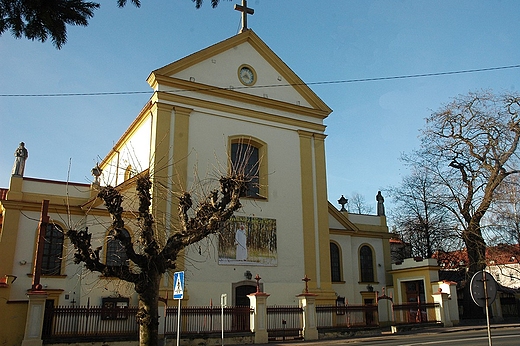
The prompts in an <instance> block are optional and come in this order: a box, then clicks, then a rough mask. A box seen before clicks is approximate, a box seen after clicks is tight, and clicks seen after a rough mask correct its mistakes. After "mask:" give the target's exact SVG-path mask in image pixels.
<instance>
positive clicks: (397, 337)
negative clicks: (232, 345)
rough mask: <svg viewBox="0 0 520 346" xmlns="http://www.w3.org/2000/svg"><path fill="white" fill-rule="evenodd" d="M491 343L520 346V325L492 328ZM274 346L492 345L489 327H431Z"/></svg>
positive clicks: (271, 344)
mask: <svg viewBox="0 0 520 346" xmlns="http://www.w3.org/2000/svg"><path fill="white" fill-rule="evenodd" d="M491 341H492V345H493V346H518V345H520V324H500V325H492V326H491ZM274 345H277V346H297V345H301V346H325V345H360V346H489V339H488V334H487V328H486V326H485V325H472V326H458V327H453V328H430V329H424V330H414V331H410V332H403V333H397V334H390V333H383V334H382V335H381V336H371V337H358V338H348V339H335V340H320V341H309V342H285V343H270V344H269V346H274Z"/></svg>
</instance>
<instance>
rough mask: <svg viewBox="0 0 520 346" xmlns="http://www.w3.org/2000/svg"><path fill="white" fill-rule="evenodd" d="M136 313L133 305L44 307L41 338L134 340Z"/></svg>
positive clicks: (136, 330) (136, 334)
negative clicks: (114, 306)
mask: <svg viewBox="0 0 520 346" xmlns="http://www.w3.org/2000/svg"><path fill="white" fill-rule="evenodd" d="M136 313H137V308H135V307H125V308H102V307H99V306H78V307H68V306H67V307H63V306H58V307H48V308H47V309H46V310H45V318H44V325H43V332H42V337H43V339H44V340H53V339H59V340H69V339H71V340H72V339H74V340H77V337H78V335H81V337H82V339H85V340H99V339H103V340H106V339H118V340H137V337H138V332H139V326H138V325H137V322H136V318H135V315H136Z"/></svg>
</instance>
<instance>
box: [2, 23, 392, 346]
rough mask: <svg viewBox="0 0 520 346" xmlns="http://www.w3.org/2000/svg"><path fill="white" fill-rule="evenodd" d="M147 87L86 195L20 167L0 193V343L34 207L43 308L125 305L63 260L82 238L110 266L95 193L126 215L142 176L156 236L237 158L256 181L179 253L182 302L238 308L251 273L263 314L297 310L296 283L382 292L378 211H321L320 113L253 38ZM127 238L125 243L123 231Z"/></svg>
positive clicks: (357, 295)
mask: <svg viewBox="0 0 520 346" xmlns="http://www.w3.org/2000/svg"><path fill="white" fill-rule="evenodd" d="M147 81H148V83H149V84H150V86H151V88H152V89H153V94H152V96H151V97H150V99H149V101H148V102H147V103H146V104H145V105H144V107H143V108H142V110H141V112H140V113H139V114H138V115H137V117H136V118H135V120H134V121H133V122H132V123H131V124H130V126H129V127H128V129H127V130H126V132H125V133H123V134H122V136H121V137H120V139H119V140H118V141H117V142H116V144H115V145H114V147H113V148H112V149H111V150H110V151H109V152H108V154H107V155H106V156H105V158H104V159H103V160H102V161H101V162H100V163H99V166H98V167H96V168H95V169H94V170H93V174H94V175H95V178H94V181H93V183H92V184H79V183H72V182H63V181H50V180H43V179H38V178H32V177H25V176H24V175H23V167H22V171H21V172H20V171H18V172H13V175H12V176H11V180H10V186H9V187H8V188H6V189H1V190H0V212H1V214H0V215H1V218H0V223H1V226H0V227H1V228H0V278H1V281H0V311H2V312H3V314H2V315H4V316H6V315H7V316H9V318H6V319H4V321H3V322H2V323H1V324H0V344H6V345H11V344H13V345H14V344H17V343H16V342H12V339H13V338H14V339H16V340H18V341H20V340H21V339H22V338H23V335H24V330H25V329H24V328H25V326H26V322H25V321H26V319H27V304H28V299H27V291H28V289H30V288H31V284H32V282H33V276H34V263H35V253H36V247H37V244H38V242H37V233H38V220H39V219H40V217H41V212H42V201H44V200H48V201H49V204H48V209H47V213H48V216H49V218H50V225H51V226H49V227H48V229H47V231H46V232H47V233H46V239H45V242H44V245H43V247H44V249H43V255H42V256H43V258H42V262H41V263H42V272H41V278H40V283H41V285H42V290H43V291H45V292H46V294H47V296H46V301H45V304H46V305H47V306H48V305H53V306H71V305H73V304H76V305H78V306H79V305H86V304H87V301H88V303H89V304H91V305H101V304H102V300H103V299H104V298H110V297H124V298H125V299H127V301H128V302H129V304H130V305H135V304H136V303H137V296H136V294H135V293H133V290H132V288H131V287H128V285H125V284H122V283H121V282H119V281H118V280H116V279H111V278H100V277H99V274H97V273H89V272H87V271H85V270H84V269H83V268H82V265H76V264H74V263H73V262H72V253H73V249H72V246H71V244H70V242H69V241H68V240H67V238H66V237H64V231H66V230H67V229H70V228H74V229H84V228H86V227H88V229H89V231H90V232H91V233H93V238H92V244H93V247H94V248H95V247H97V246H101V247H102V248H101V255H102V258H104V259H105V260H106V261H107V263H120V262H121V261H124V260H125V258H124V256H122V255H121V254H120V253H118V244H116V243H115V242H116V241H114V240H112V239H111V238H110V237H109V235H110V225H111V218H110V216H109V215H108V213H107V211H106V209H105V207H104V206H103V204H102V203H101V201H100V200H98V199H97V198H96V195H97V191H98V189H99V187H100V186H102V185H112V186H116V187H117V188H118V189H120V190H121V191H123V193H124V194H125V195H126V196H128V198H127V199H125V209H126V210H130V211H131V210H132V208H134V209H133V210H135V208H136V204H135V203H134V202H133V199H132V198H131V196H132V194H133V191H134V187H135V180H136V176H137V175H138V174H140V173H142V172H145V171H148V172H150V175H151V176H152V178H153V185H154V188H153V197H154V200H153V212H154V216H155V221H156V225H157V227H158V228H160V229H161V232H162V234H165V235H168V234H171V233H172V232H175V219H176V217H177V196H178V195H179V193H181V192H183V191H191V192H192V193H194V194H195V195H196V194H199V195H203V194H204V192H207V191H209V190H210V189H211V188H214V187H215V185H213V184H215V181H216V178H218V176H220V175H222V174H225V173H226V172H228V170H229V169H230V166H231V165H233V164H235V163H236V161H237V160H240V157H243V156H247V160H248V162H247V164H248V165H249V167H251V168H250V169H251V172H253V171H254V174H253V175H254V184H250V186H249V188H248V191H247V194H246V196H244V198H242V200H241V202H242V204H243V208H242V209H241V210H240V211H239V212H237V213H235V217H234V219H233V220H232V222H230V223H228V227H226V229H225V230H223V231H222V232H221V235H220V236H211V237H209V238H207V239H205V240H204V241H202V242H200V243H198V244H195V245H192V246H190V247H188V248H186V249H185V251H184V253H183V256H182V258H180V259H179V260H178V261H177V267H178V270H183V271H184V272H185V285H186V286H185V292H184V303H185V304H187V305H193V306H204V305H209V304H210V302H215V303H217V302H218V301H219V299H220V297H221V295H222V294H227V297H228V304H229V305H248V304H249V303H248V302H249V300H248V299H247V294H249V293H251V292H254V291H255V290H256V281H255V280H254V278H253V277H254V276H255V275H256V274H258V275H259V276H260V277H261V278H262V279H261V281H260V283H261V287H262V290H263V291H264V292H267V293H268V294H270V297H269V304H273V305H274V304H277V305H292V304H297V299H296V296H297V295H298V294H300V293H302V291H303V289H304V287H305V283H303V282H302V278H304V277H305V276H307V277H308V278H310V279H311V280H310V281H309V282H308V288H309V292H311V293H313V294H316V303H317V304H335V302H336V300H337V299H338V297H340V298H345V300H348V302H349V303H351V304H370V303H374V302H375V299H376V292H377V291H379V292H381V291H382V289H383V287H386V286H391V285H392V277H391V274H390V271H391V269H392V265H391V259H390V243H389V239H390V237H391V235H390V233H389V232H388V228H387V225H386V217H385V216H384V213H381V214H382V215H358V214H351V213H348V212H346V211H340V210H338V209H337V208H336V207H335V206H334V205H332V204H331V203H329V202H328V198H327V175H326V165H325V159H326V158H325V138H326V134H325V129H326V126H325V125H324V121H325V119H326V118H327V116H328V115H329V114H330V113H331V109H330V108H329V107H328V106H327V105H326V104H325V103H324V102H323V101H322V100H321V99H320V98H319V97H318V96H317V95H316V94H315V93H314V92H313V91H312V90H311V89H310V88H309V87H308V86H307V85H306V84H305V83H304V82H303V81H302V80H301V79H300V78H299V77H298V76H297V75H296V74H295V73H294V72H293V71H292V70H291V69H290V68H289V67H288V66H287V65H286V64H285V63H284V62H283V61H282V60H281V59H280V58H279V57H278V56H277V55H276V54H275V53H274V52H273V51H272V50H271V49H270V48H269V47H268V46H267V45H266V44H265V43H264V42H263V41H262V40H261V39H260V38H259V37H258V36H257V34H255V32H253V31H252V30H250V29H246V30H243V31H242V32H241V33H239V34H237V35H235V36H233V37H230V38H228V39H226V40H224V41H221V42H219V43H216V44H214V45H212V46H210V47H208V48H206V49H203V50H201V51H198V52H196V53H193V54H191V55H189V56H187V57H185V58H182V59H180V60H178V61H175V62H173V63H171V64H169V65H167V66H164V67H162V68H159V69H157V70H154V71H153V72H152V73H151V74H150V75H149V77H148V79H147ZM265 86H269V87H265ZM246 153H247V155H246ZM28 163H30V161H28ZM128 215H129V218H130V219H131V218H132V213H131V212H129V213H128ZM126 230H127V231H128V234H129V235H130V236H132V235H133V234H134V232H137V228H136V229H133V228H132V222H129V223H127V229H126ZM172 293H173V282H172V275H165V276H164V279H163V282H162V290H161V295H162V296H166V295H167V294H168V295H169V297H172ZM6 333H9V334H6ZM6 335H10V337H9V338H6ZM13 335H14V336H13ZM8 339H9V340H8ZM18 344H19V342H18Z"/></svg>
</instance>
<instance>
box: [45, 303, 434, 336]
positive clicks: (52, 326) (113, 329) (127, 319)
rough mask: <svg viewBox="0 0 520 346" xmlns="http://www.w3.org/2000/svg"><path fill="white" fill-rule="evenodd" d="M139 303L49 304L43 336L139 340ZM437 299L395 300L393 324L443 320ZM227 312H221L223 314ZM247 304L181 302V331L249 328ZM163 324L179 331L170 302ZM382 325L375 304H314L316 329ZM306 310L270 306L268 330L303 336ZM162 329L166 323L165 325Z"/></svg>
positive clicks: (167, 331) (172, 331) (168, 330)
mask: <svg viewBox="0 0 520 346" xmlns="http://www.w3.org/2000/svg"><path fill="white" fill-rule="evenodd" d="M137 310H138V309H137V308H136V307H124V308H103V307H98V306H95V307H91V306H82V307H61V306H59V307H49V308H48V309H46V311H45V318H44V325H43V333H42V335H43V338H44V340H47V341H54V340H60V341H64V340H67V339H73V338H77V336H78V335H81V336H82V339H84V340H85V341H87V340H100V339H103V340H112V339H117V340H136V339H137V337H138V330H139V326H138V324H137V322H136V314H137ZM439 311H440V310H439V304H437V303H421V302H414V303H406V304H401V305H392V313H393V321H394V323H395V324H417V323H431V322H440V320H441V318H440V316H439V315H438V314H439ZM222 312H223V314H222ZM253 313H254V310H253V309H252V308H251V307H249V306H235V307H225V308H224V309H223V310H222V308H221V307H220V306H205V307H182V308H181V335H193V334H206V335H210V334H216V333H221V331H222V329H221V328H222V322H224V332H225V333H227V334H229V333H251V329H250V318H251V315H252V314H253ZM160 323H161V324H162V325H163V326H164V333H165V334H166V335H172V334H176V333H177V307H168V308H167V309H166V314H165V316H164V317H163V320H161V321H160ZM378 324H379V319H378V307H377V305H345V306H336V305H330V306H316V326H317V328H318V329H327V328H353V327H359V328H363V327H376V326H378ZM302 328H303V309H302V308H301V307H298V306H268V307H267V332H268V335H269V339H270V340H277V339H286V338H287V339H299V338H302ZM161 330H162V327H161Z"/></svg>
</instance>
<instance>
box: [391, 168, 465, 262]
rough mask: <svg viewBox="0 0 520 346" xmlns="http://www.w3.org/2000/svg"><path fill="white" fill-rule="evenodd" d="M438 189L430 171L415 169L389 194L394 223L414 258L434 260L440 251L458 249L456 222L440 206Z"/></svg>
mask: <svg viewBox="0 0 520 346" xmlns="http://www.w3.org/2000/svg"><path fill="white" fill-rule="evenodd" d="M439 188H441V187H439V186H436V183H435V182H434V180H433V179H432V178H431V176H430V174H429V172H428V170H426V169H424V168H421V167H415V168H412V172H411V174H410V175H409V176H406V177H404V178H403V180H402V182H401V184H400V185H399V186H397V187H392V188H390V189H389V190H388V193H389V194H390V197H391V198H392V200H393V202H394V203H395V208H394V209H393V211H392V220H393V221H394V223H395V226H396V230H395V231H396V232H397V233H398V234H399V235H400V237H401V240H402V241H404V242H405V243H408V244H410V246H411V255H412V256H413V257H422V258H431V257H432V255H433V254H434V253H435V252H437V251H449V250H454V249H458V248H459V247H458V246H457V245H460V244H459V241H458V240H459V239H460V237H459V236H458V234H457V232H456V231H455V229H456V222H457V220H455V219H454V217H453V215H452V214H451V213H450V212H449V211H448V210H446V208H444V206H443V205H441V204H439V203H438V199H437V196H438V195H439Z"/></svg>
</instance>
